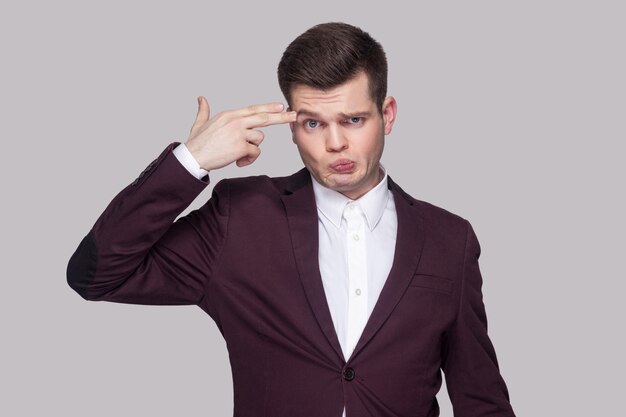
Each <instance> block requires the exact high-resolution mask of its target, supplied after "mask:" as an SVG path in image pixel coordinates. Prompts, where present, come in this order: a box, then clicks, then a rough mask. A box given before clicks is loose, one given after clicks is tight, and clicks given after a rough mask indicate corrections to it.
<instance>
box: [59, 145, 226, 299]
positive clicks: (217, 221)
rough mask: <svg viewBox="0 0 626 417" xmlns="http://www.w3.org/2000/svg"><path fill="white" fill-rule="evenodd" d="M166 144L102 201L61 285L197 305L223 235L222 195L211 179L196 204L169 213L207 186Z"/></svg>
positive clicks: (92, 293) (86, 293) (88, 293)
mask: <svg viewBox="0 0 626 417" xmlns="http://www.w3.org/2000/svg"><path fill="white" fill-rule="evenodd" d="M177 145H178V144H177V143H173V144H171V145H169V146H168V147H167V148H166V149H165V150H164V151H163V152H162V153H161V155H160V156H159V157H158V158H157V159H156V160H154V161H153V162H152V163H151V164H150V165H149V166H148V167H147V168H146V169H145V170H144V172H142V173H141V174H140V175H139V178H137V179H136V180H135V181H134V182H133V183H132V184H130V185H129V186H127V187H126V188H124V189H123V190H122V191H121V192H120V193H119V194H118V195H117V196H116V197H115V198H114V199H113V200H112V201H111V203H109V205H108V206H107V208H106V209H105V210H104V212H103V213H102V214H101V215H100V217H99V218H98V220H97V221H96V223H95V224H94V226H93V228H92V229H91V230H90V231H89V233H88V234H87V236H85V238H84V239H83V240H82V241H81V243H80V245H79V246H78V248H77V249H76V251H75V252H74V254H73V255H72V257H71V259H70V261H69V263H68V267H67V281H68V284H69V285H70V286H71V287H72V288H73V289H74V290H75V291H76V292H77V293H78V294H80V295H81V296H82V297H83V298H85V299H86V300H103V301H114V302H120V303H133V304H160V305H168V304H169V305H180V304H199V303H200V302H201V301H202V300H203V297H204V294H205V288H206V285H207V283H208V281H209V280H210V279H211V273H212V271H213V267H214V265H215V263H216V262H217V258H218V255H219V251H220V249H221V246H222V243H223V241H224V239H225V232H226V225H227V217H228V216H227V213H228V193H227V186H226V185H225V183H224V182H220V183H218V184H217V185H216V186H215V188H214V190H213V196H212V197H211V199H209V201H208V202H207V203H206V204H205V205H204V206H202V207H201V208H200V209H198V210H195V211H192V212H191V213H189V214H188V215H187V216H184V217H181V218H179V219H178V220H176V221H175V219H176V217H178V216H179V215H180V213H181V212H182V211H183V210H184V209H185V208H187V207H188V206H189V204H190V203H191V202H192V201H193V200H194V199H195V198H196V197H197V196H198V195H199V194H200V192H201V191H202V190H204V189H205V187H206V186H207V185H208V182H207V181H202V180H199V179H197V178H194V177H193V176H192V175H190V174H189V172H188V171H187V170H186V169H185V168H184V167H183V165H181V163H180V162H179V161H178V160H177V158H176V157H175V156H174V155H173V153H172V150H173V149H174V148H175V147H176V146H177Z"/></svg>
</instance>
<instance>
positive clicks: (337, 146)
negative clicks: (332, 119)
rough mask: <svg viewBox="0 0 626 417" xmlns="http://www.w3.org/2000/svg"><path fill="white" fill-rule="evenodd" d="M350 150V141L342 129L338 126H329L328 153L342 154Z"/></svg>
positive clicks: (327, 131) (327, 135) (327, 136)
mask: <svg viewBox="0 0 626 417" xmlns="http://www.w3.org/2000/svg"><path fill="white" fill-rule="evenodd" d="M347 148H348V141H347V140H346V137H345V136H344V135H343V132H342V131H341V129H340V128H339V127H337V126H329V128H328V129H326V151H327V152H340V151H343V150H344V149H347Z"/></svg>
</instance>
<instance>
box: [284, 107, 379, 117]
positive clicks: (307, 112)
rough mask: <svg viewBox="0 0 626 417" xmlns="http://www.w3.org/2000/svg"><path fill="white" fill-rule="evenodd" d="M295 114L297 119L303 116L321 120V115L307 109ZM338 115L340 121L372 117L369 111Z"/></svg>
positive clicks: (297, 111)
mask: <svg viewBox="0 0 626 417" xmlns="http://www.w3.org/2000/svg"><path fill="white" fill-rule="evenodd" d="M296 113H298V118H300V115H303V116H308V117H313V118H315V119H322V115H320V114H319V113H316V112H314V111H311V110H308V109H302V110H296ZM338 115H339V117H341V118H342V119H349V118H351V117H370V116H371V115H372V112H371V111H357V112H354V113H343V112H340V113H338Z"/></svg>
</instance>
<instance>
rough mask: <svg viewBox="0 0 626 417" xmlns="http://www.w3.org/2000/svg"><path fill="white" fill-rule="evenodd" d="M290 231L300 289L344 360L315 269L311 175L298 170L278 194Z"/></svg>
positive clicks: (316, 248) (316, 247)
mask: <svg viewBox="0 0 626 417" xmlns="http://www.w3.org/2000/svg"><path fill="white" fill-rule="evenodd" d="M281 198H282V201H283V204H284V206H285V210H286V212H287V221H288V224H289V231H290V234H291V242H292V245H293V251H294V254H295V258H296V264H297V266H298V272H299V274H300V279H301V280H302V286H303V287H304V292H305V294H306V297H307V299H308V301H309V304H310V306H311V310H312V311H313V313H314V314H315V318H316V320H317V322H318V323H319V326H320V328H321V329H322V332H323V333H324V335H325V336H326V338H327V339H328V342H329V343H330V345H331V346H332V347H333V349H334V350H335V352H336V353H337V355H339V358H341V360H342V361H345V359H344V357H343V353H342V351H341V345H340V344H339V339H338V338H337V333H336V332H335V327H334V325H333V320H332V317H331V315H330V309H329V307H328V301H327V300H326V293H325V292H324V286H323V284H322V277H321V274H320V269H319V259H318V251H319V243H318V242H319V237H318V233H319V230H318V218H317V206H316V204H315V195H314V193H313V186H312V183H311V177H310V174H309V172H308V171H307V170H306V169H302V170H300V171H299V172H297V173H296V174H294V175H292V176H291V177H288V178H287V184H286V187H285V193H284V194H283V195H282V196H281Z"/></svg>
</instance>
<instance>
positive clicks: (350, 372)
mask: <svg viewBox="0 0 626 417" xmlns="http://www.w3.org/2000/svg"><path fill="white" fill-rule="evenodd" d="M355 376H356V374H355V372H354V369H352V368H346V369H344V371H343V378H344V379H345V380H346V381H352V380H353V379H354V377H355Z"/></svg>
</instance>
